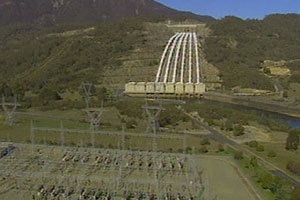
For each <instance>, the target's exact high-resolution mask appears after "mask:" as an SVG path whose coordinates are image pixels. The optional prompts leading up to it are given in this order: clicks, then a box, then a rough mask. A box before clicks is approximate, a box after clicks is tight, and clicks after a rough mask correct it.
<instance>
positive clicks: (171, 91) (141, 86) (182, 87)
mask: <svg viewBox="0 0 300 200" xmlns="http://www.w3.org/2000/svg"><path fill="white" fill-rule="evenodd" d="M125 93H126V94H128V95H138V96H142V95H146V94H160V95H167V96H170V95H174V96H178V95H179V96H185V95H188V96H193V95H195V96H199V95H202V94H204V93H205V84H203V83H197V84H194V83H156V82H148V83H146V82H130V83H127V84H126V85H125Z"/></svg>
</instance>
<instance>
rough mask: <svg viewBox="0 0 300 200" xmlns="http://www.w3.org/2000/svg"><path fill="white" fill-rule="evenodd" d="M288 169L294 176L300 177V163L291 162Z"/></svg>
mask: <svg viewBox="0 0 300 200" xmlns="http://www.w3.org/2000/svg"><path fill="white" fill-rule="evenodd" d="M286 168H287V169H288V170H289V171H290V172H292V173H293V174H297V175H300V162H295V161H289V162H288V163H287V165H286Z"/></svg>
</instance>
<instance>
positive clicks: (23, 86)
mask: <svg viewBox="0 0 300 200" xmlns="http://www.w3.org/2000/svg"><path fill="white" fill-rule="evenodd" d="M87 28H89V29H87ZM69 30H74V31H73V33H68V32H65V31H69ZM143 30H144V27H143V23H142V22H141V21H140V20H139V19H136V20H135V19H132V20H124V21H121V22H112V23H102V24H96V25H94V26H93V27H85V26H82V25H78V26H75V25H73V26H71V27H70V26H65V27H64V26H63V25H59V26H56V27H51V28H48V29H43V30H36V29H34V28H32V27H30V26H28V25H19V26H17V25H15V26H11V27H5V28H3V27H2V28H1V29H0V44H1V45H0V69H1V75H0V79H1V81H2V83H8V84H7V85H8V86H9V88H10V89H11V90H12V91H13V92H14V93H18V95H20V94H24V93H25V91H29V90H30V91H32V92H34V93H37V94H40V93H44V94H43V95H44V96H45V95H47V94H48V91H55V92H62V91H63V90H65V89H66V88H68V89H70V88H71V89H77V87H78V86H80V83H81V82H82V81H87V80H88V81H90V82H94V83H101V79H100V78H101V77H102V76H103V73H104V72H105V70H107V69H110V70H113V69H116V68H118V67H120V66H121V65H122V61H121V58H122V57H124V56H126V55H128V54H130V52H131V51H132V50H133V49H135V48H136V47H138V46H139V45H142V44H143V42H144V38H143ZM64 32H65V33H66V34H65V35H64V34H62V33H64ZM0 85H1V83H0ZM3 92H4V91H3V90H2V91H0V93H3ZM53 97H54V98H55V95H54V96H53V95H52V92H50V93H49V97H45V98H53Z"/></svg>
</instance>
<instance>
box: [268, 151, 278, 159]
mask: <svg viewBox="0 0 300 200" xmlns="http://www.w3.org/2000/svg"><path fill="white" fill-rule="evenodd" d="M276 156H277V154H276V152H275V151H269V153H268V157H270V158H274V157H276Z"/></svg>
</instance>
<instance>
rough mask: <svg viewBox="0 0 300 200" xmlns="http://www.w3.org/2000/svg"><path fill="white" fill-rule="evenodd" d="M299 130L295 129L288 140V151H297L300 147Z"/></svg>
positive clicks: (286, 146)
mask: <svg viewBox="0 0 300 200" xmlns="http://www.w3.org/2000/svg"><path fill="white" fill-rule="evenodd" d="M299 132H300V131H299V130H296V129H293V130H291V131H290V132H289V135H288V137H287V139H286V145H285V148H286V149H287V150H297V149H298V146H299Z"/></svg>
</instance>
